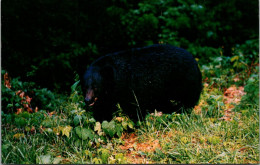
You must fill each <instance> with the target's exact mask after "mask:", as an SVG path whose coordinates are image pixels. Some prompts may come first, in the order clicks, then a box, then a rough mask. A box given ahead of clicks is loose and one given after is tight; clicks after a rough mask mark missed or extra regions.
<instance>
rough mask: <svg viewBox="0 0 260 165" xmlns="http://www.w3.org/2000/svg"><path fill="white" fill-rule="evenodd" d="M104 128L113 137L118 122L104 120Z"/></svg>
mask: <svg viewBox="0 0 260 165" xmlns="http://www.w3.org/2000/svg"><path fill="white" fill-rule="evenodd" d="M102 129H103V130H104V132H105V133H106V134H107V135H109V136H110V137H113V136H114V135H115V133H116V123H115V121H111V122H109V123H108V122H107V121H103V123H102Z"/></svg>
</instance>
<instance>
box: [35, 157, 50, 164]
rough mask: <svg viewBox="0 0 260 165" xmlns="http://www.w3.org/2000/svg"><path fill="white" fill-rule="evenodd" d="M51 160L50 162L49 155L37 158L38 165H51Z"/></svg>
mask: <svg viewBox="0 0 260 165" xmlns="http://www.w3.org/2000/svg"><path fill="white" fill-rule="evenodd" d="M51 162H52V160H51V155H41V156H40V157H39V158H38V162H37V163H38V164H51Z"/></svg>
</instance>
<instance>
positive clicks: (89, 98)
mask: <svg viewBox="0 0 260 165" xmlns="http://www.w3.org/2000/svg"><path fill="white" fill-rule="evenodd" d="M113 77H114V76H113V69H112V67H110V66H95V65H91V66H90V67H89V68H88V69H87V71H86V73H85V75H84V88H83V90H84V91H83V92H84V93H85V103H86V105H88V106H94V104H98V102H102V100H104V98H107V97H110V95H111V90H112V88H113V84H112V82H113Z"/></svg>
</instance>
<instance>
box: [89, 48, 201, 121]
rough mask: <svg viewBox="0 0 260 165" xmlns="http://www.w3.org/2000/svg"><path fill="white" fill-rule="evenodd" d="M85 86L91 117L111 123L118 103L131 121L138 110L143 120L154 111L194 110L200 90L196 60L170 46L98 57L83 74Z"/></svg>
mask: <svg viewBox="0 0 260 165" xmlns="http://www.w3.org/2000/svg"><path fill="white" fill-rule="evenodd" d="M84 85H85V88H84V89H85V92H87V95H88V97H87V98H86V102H87V103H88V104H90V103H92V102H95V103H94V105H93V109H94V117H95V119H96V120H99V121H102V120H105V119H106V120H109V119H111V118H112V113H113V112H114V111H116V107H115V105H116V104H117V103H119V104H120V106H121V107H122V109H123V111H124V112H125V113H126V114H127V115H129V116H130V117H131V118H133V119H137V109H138V110H139V109H141V114H140V113H139V116H143V117H145V115H146V113H147V112H153V111H154V110H155V109H156V110H158V111H162V112H164V113H172V112H174V111H175V112H178V111H180V109H181V107H184V108H185V109H189V108H193V107H194V106H195V105H196V104H197V102H198V100H199V97H200V93H201V90H202V84H201V72H200V70H199V68H198V64H197V62H196V60H195V59H194V58H193V57H192V55H191V54H190V53H189V52H187V51H186V50H184V49H181V48H178V47H174V46H171V45H152V46H148V47H144V48H137V49H131V50H128V51H122V52H117V53H113V54H108V55H106V56H104V57H101V58H99V59H97V60H96V61H95V62H93V63H92V64H91V65H90V67H89V68H88V70H87V71H86V73H85V75H84ZM91 90H92V91H93V93H91V92H89V91H91ZM96 97H97V100H96V101H95V100H94V99H95V98H96ZM170 100H174V103H172V102H171V101H170ZM137 103H138V105H139V106H137ZM138 112H139V111H138Z"/></svg>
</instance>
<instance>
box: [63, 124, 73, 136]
mask: <svg viewBox="0 0 260 165" xmlns="http://www.w3.org/2000/svg"><path fill="white" fill-rule="evenodd" d="M71 129H72V127H71V126H65V127H63V128H62V130H61V132H62V135H66V136H67V137H69V136H70V131H71Z"/></svg>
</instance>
